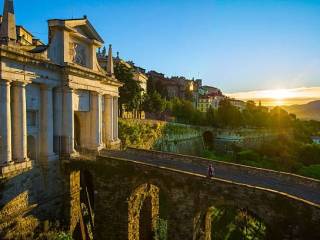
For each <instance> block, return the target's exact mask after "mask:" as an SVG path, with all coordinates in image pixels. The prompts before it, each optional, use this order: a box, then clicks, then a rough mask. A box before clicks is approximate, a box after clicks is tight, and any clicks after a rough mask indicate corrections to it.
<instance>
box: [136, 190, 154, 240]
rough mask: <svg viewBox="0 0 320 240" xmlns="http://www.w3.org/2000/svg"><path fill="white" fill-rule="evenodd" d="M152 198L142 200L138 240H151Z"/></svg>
mask: <svg viewBox="0 0 320 240" xmlns="http://www.w3.org/2000/svg"><path fill="white" fill-rule="evenodd" d="M151 219H152V198H151V197H149V196H148V197H146V199H145V200H144V202H143V204H142V207H141V210H140V218H139V239H140V240H149V239H153V237H154V236H153V232H152V221H151Z"/></svg>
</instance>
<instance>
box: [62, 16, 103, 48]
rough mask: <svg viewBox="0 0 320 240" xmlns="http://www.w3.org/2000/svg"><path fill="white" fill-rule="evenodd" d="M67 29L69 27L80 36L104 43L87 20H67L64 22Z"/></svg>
mask: <svg viewBox="0 0 320 240" xmlns="http://www.w3.org/2000/svg"><path fill="white" fill-rule="evenodd" d="M66 23H67V26H68V27H71V28H72V29H73V30H74V31H75V32H77V33H79V34H81V35H82V36H84V37H86V38H88V39H92V40H96V41H98V42H100V43H104V41H103V39H102V38H101V37H100V35H99V34H98V33H97V31H96V30H95V29H94V27H93V26H92V25H91V23H90V22H89V20H88V19H79V20H69V21H67V22H66Z"/></svg>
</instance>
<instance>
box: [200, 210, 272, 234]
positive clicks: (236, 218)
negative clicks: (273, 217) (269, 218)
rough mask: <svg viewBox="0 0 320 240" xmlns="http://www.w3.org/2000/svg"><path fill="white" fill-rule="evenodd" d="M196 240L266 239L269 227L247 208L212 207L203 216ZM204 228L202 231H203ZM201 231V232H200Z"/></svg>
mask: <svg viewBox="0 0 320 240" xmlns="http://www.w3.org/2000/svg"><path fill="white" fill-rule="evenodd" d="M199 220H200V221H201V220H202V221H203V222H202V223H201V225H202V226H201V227H200V228H198V231H197V232H198V235H199V236H198V238H196V239H204V240H211V239H225V237H226V236H229V238H228V239H255V240H260V239H265V237H266V233H267V232H266V231H267V227H266V224H265V222H263V221H262V220H261V218H260V217H259V216H257V215H256V214H255V213H253V212H251V211H250V210H248V209H247V208H239V207H236V206H215V207H214V206H212V207H209V208H208V209H207V210H206V212H205V213H204V214H203V216H202V219H199ZM201 228H202V229H201ZM199 229H200V231H199Z"/></svg>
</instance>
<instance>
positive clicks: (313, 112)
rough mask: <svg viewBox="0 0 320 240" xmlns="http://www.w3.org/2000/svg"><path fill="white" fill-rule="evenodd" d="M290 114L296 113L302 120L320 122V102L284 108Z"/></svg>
mask: <svg viewBox="0 0 320 240" xmlns="http://www.w3.org/2000/svg"><path fill="white" fill-rule="evenodd" d="M283 108H284V109H286V110H287V111H288V112H290V113H294V114H296V115H297V117H298V118H301V119H313V120H318V121H320V100H317V101H312V102H309V103H307V104H302V105H291V106H283Z"/></svg>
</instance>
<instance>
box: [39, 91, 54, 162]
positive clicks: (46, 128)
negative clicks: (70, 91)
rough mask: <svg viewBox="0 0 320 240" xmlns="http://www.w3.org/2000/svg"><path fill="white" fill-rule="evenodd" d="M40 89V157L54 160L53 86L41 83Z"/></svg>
mask: <svg viewBox="0 0 320 240" xmlns="http://www.w3.org/2000/svg"><path fill="white" fill-rule="evenodd" d="M40 89H41V93H40V96H41V102H40V105H41V108H40V159H41V160H52V159H53V158H54V153H53V99H52V87H50V86H47V85H41V88H40Z"/></svg>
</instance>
